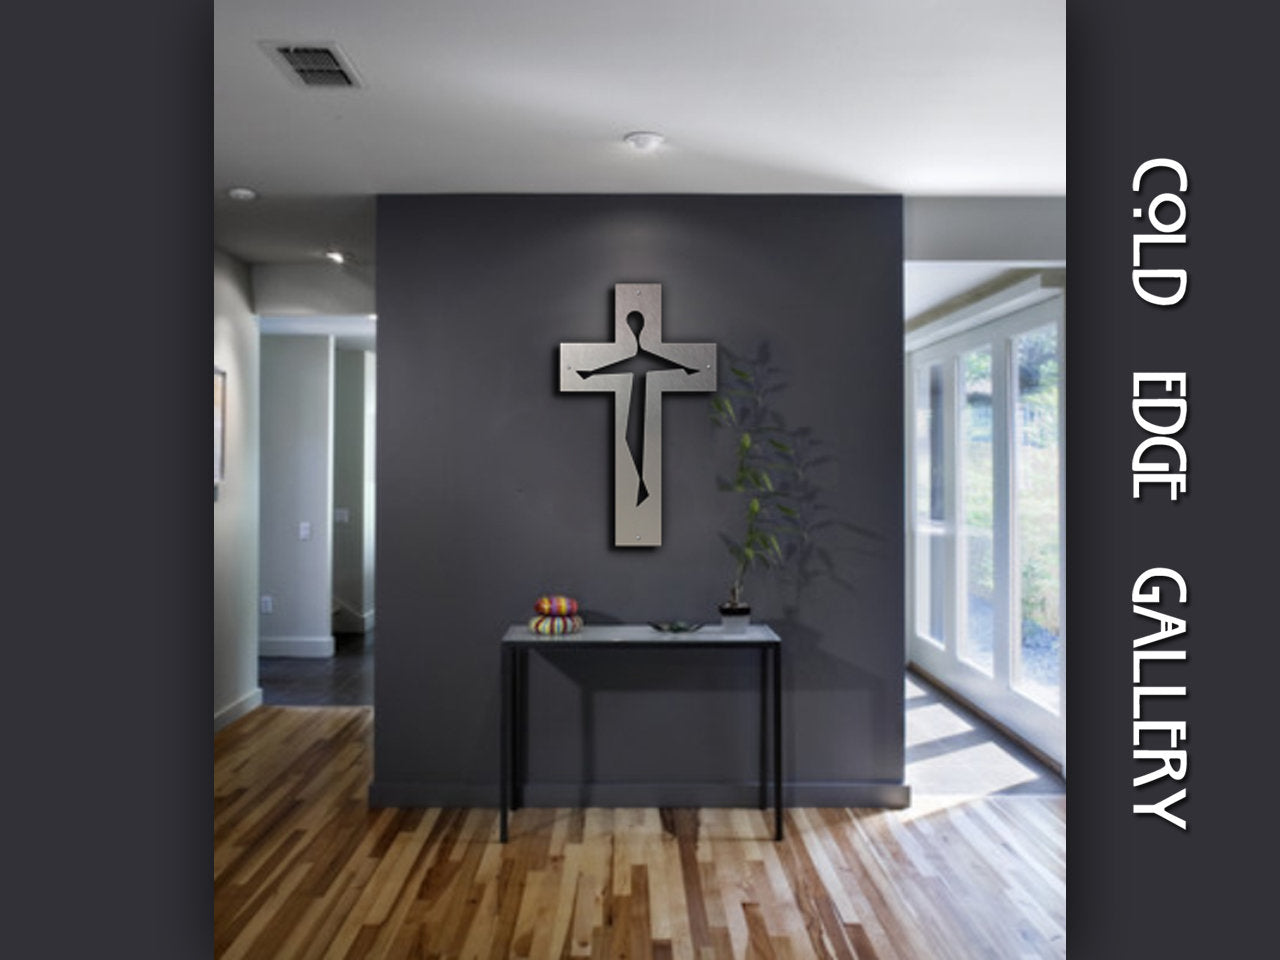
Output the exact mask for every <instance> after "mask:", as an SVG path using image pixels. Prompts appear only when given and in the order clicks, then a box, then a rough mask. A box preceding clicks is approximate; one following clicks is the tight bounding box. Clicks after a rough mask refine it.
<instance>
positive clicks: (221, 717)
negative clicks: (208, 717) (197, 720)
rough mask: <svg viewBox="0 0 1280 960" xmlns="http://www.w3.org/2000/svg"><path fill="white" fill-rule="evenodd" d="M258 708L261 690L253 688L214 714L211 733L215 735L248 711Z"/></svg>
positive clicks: (260, 700)
mask: <svg viewBox="0 0 1280 960" xmlns="http://www.w3.org/2000/svg"><path fill="white" fill-rule="evenodd" d="M260 706H262V688H261V687H254V688H253V689H252V690H250V691H249V692H248V693H246V694H245V695H244V696H243V697H241V698H240V699H239V700H237V701H236V702H235V703H233V704H231V705H230V706H228V707H223V708H222V709H221V710H218V711H215V712H214V714H213V732H214V733H217V732H218V731H219V730H221V729H222V728H223V727H225V726H227V725H228V724H231V723H234V722H235V721H237V720H239V719H240V718H241V717H243V716H244V715H245V714H246V713H248V712H249V711H250V710H255V709H257V708H258V707H260Z"/></svg>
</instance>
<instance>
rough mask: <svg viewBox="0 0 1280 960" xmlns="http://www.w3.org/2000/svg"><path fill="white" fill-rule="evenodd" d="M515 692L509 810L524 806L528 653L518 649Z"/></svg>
mask: <svg viewBox="0 0 1280 960" xmlns="http://www.w3.org/2000/svg"><path fill="white" fill-rule="evenodd" d="M514 655H515V668H514V671H513V673H514V677H513V678H512V681H513V683H514V684H515V690H514V691H513V693H512V695H511V702H512V704H513V705H514V706H513V711H514V715H513V717H512V720H511V809H512V810H519V809H520V808H521V807H523V806H524V783H525V773H526V771H525V742H524V741H525V731H526V730H528V729H529V728H528V726H527V724H528V722H529V718H528V707H527V702H528V696H529V693H528V691H529V651H528V650H526V649H525V648H524V647H519V648H517V649H516V650H515V651H514Z"/></svg>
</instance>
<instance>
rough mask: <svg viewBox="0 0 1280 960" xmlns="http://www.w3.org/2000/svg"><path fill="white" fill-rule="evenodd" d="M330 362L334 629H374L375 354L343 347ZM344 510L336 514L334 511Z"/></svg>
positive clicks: (346, 630)
mask: <svg viewBox="0 0 1280 960" xmlns="http://www.w3.org/2000/svg"><path fill="white" fill-rule="evenodd" d="M335 358H336V359H335V364H334V425H333V435H334V470H333V506H334V514H335V516H334V523H333V600H334V605H335V606H336V607H337V612H336V613H335V616H334V629H335V630H337V631H341V632H344V633H367V632H368V631H370V630H372V629H373V617H374V611H373V523H372V520H373V449H374V437H373V434H374V423H373V399H374V371H375V367H374V363H375V358H374V354H372V353H371V352H369V351H367V350H342V349H339V350H337V351H336V353H335ZM340 513H341V514H342V516H339V515H338V514H340Z"/></svg>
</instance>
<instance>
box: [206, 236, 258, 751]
mask: <svg viewBox="0 0 1280 960" xmlns="http://www.w3.org/2000/svg"><path fill="white" fill-rule="evenodd" d="M213 363H214V366H216V367H221V368H222V369H223V370H225V371H226V372H227V423H226V479H225V480H224V481H223V483H222V485H221V487H220V489H219V490H218V494H217V499H216V500H215V501H214V504H213V726H214V729H215V730H217V729H219V728H221V727H223V726H225V725H226V724H228V723H230V722H231V721H232V720H234V719H236V718H237V717H239V716H242V715H243V714H245V713H247V712H248V711H249V710H252V709H253V708H254V707H256V706H257V705H258V704H260V703H261V702H262V690H261V688H260V687H259V686H258V614H257V596H258V497H259V484H258V403H259V389H258V383H259V379H258V376H259V375H258V364H259V337H258V327H257V323H256V321H255V319H254V316H253V312H252V309H251V307H250V304H249V271H248V268H247V267H245V265H244V264H242V263H240V262H239V261H237V260H235V259H234V258H232V257H230V256H228V255H227V254H225V253H222V252H221V251H218V250H215V251H214V254H213Z"/></svg>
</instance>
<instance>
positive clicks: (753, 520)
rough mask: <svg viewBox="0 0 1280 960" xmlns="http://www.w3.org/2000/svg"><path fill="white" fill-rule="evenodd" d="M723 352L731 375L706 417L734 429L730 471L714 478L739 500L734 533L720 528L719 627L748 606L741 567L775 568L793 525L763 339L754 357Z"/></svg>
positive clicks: (743, 618) (789, 460)
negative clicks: (722, 595)
mask: <svg viewBox="0 0 1280 960" xmlns="http://www.w3.org/2000/svg"><path fill="white" fill-rule="evenodd" d="M725 353H726V355H727V357H728V359H729V360H730V362H729V363H728V364H727V366H728V369H729V372H730V374H731V376H732V379H731V380H729V381H728V382H727V383H726V385H725V386H724V387H722V388H721V390H720V391H719V392H717V393H716V395H715V396H714V397H713V398H712V401H711V404H712V421H713V422H714V423H715V424H716V425H717V426H719V427H723V428H725V429H728V430H730V431H732V432H733V435H734V447H733V449H734V461H733V470H732V474H731V476H729V477H720V478H718V483H719V486H720V489H721V490H724V491H728V492H730V493H733V494H735V495H737V496H739V497H740V498H741V501H742V510H743V515H742V526H741V527H740V533H738V535H736V536H731V535H729V534H721V539H722V540H723V541H724V542H725V545H726V546H727V548H728V550H729V555H730V557H731V559H732V561H733V568H732V569H733V574H732V578H731V580H730V583H729V596H728V599H727V600H725V601H724V602H722V603H721V604H720V616H721V622H722V623H723V624H724V625H725V626H726V627H730V628H736V627H743V626H746V624H747V623H748V622H750V617H751V605H750V604H749V603H747V601H746V598H745V595H744V586H745V581H746V578H747V575H748V573H750V572H751V571H752V570H753V569H757V568H760V569H772V568H778V567H781V566H782V565H783V564H784V563H785V562H786V558H787V551H786V549H785V544H786V543H787V542H788V540H789V539H790V538H792V537H793V536H794V535H795V534H796V532H797V531H799V530H800V526H799V523H798V517H799V513H798V511H797V509H796V505H795V504H793V503H791V502H790V500H791V498H792V494H793V492H794V490H793V486H792V484H791V479H792V475H793V473H794V467H795V457H794V451H793V448H792V446H791V444H790V443H789V442H788V441H789V440H790V437H789V436H788V431H787V430H786V427H785V424H784V422H783V420H782V418H781V416H780V415H778V414H777V412H776V411H774V410H772V409H771V407H770V398H771V397H772V396H773V394H775V393H776V392H777V391H778V390H780V389H782V387H781V385H779V384H778V383H776V380H775V378H776V375H777V369H776V368H775V367H773V366H772V365H771V364H770V362H769V349H768V345H767V344H766V345H763V346H761V348H760V350H759V351H758V352H757V355H756V357H755V359H754V360H743V359H739V358H737V357H735V356H733V355H732V354H730V353H729V352H728V351H727V350H726V351H725Z"/></svg>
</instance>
